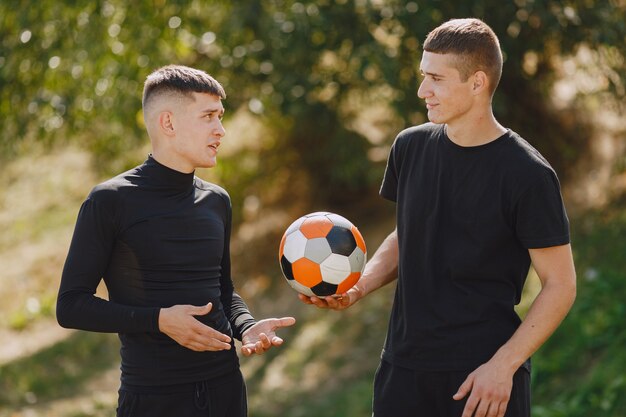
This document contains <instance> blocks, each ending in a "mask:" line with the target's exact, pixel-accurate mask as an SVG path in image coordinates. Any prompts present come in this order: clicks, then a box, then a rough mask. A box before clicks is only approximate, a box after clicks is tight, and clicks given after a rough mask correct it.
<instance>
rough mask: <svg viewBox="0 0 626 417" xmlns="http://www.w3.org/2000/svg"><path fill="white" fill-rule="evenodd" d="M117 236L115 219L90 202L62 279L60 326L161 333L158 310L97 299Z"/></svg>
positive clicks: (80, 216)
mask: <svg viewBox="0 0 626 417" xmlns="http://www.w3.org/2000/svg"><path fill="white" fill-rule="evenodd" d="M115 235H116V227H115V222H114V221H113V218H112V216H111V215H110V214H109V213H107V212H106V211H105V210H103V209H102V207H101V205H99V204H98V203H97V202H96V201H94V199H92V198H88V199H87V200H86V201H85V202H84V203H83V205H82V206H81V208H80V212H79V213H78V220H77V221H76V227H75V229H74V236H73V237H72V243H71V244H70V249H69V253H68V255H67V259H66V261H65V266H64V268H63V275H62V277H61V285H60V288H59V295H58V299H57V308H56V313H57V320H58V322H59V324H60V325H61V326H63V327H66V328H74V329H81V330H89V331H94V332H106V333H132V332H156V331H158V314H159V309H158V308H147V307H141V308H137V307H131V306H124V305H120V304H116V303H113V302H111V301H107V300H104V299H102V298H99V297H97V296H96V295H95V292H96V289H97V287H98V284H99V283H100V281H101V279H102V277H103V275H104V273H105V271H106V268H107V264H108V262H109V257H110V255H111V251H112V248H113V245H114V243H115Z"/></svg>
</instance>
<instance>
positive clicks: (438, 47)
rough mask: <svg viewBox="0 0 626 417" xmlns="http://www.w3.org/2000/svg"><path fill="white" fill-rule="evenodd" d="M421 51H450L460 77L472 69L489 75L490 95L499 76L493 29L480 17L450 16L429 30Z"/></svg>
mask: <svg viewBox="0 0 626 417" xmlns="http://www.w3.org/2000/svg"><path fill="white" fill-rule="evenodd" d="M424 50H425V51H427V52H432V53H435V54H454V55H457V57H455V59H454V62H455V66H456V69H457V70H458V71H459V74H460V75H461V80H462V81H466V80H467V78H468V77H469V76H470V75H472V74H474V73H475V72H476V71H483V72H485V74H487V77H488V78H489V81H490V82H489V85H490V90H491V91H490V92H491V95H493V93H494V91H495V90H496V87H497V86H498V83H499V82H500V77H501V75H502V51H500V42H499V40H498V37H497V36H496V34H495V33H494V31H493V30H492V29H491V28H490V27H489V26H488V25H487V24H486V23H485V22H483V21H482V20H480V19H473V18H471V19H452V20H449V21H447V22H445V23H443V24H442V25H440V26H438V27H437V28H435V29H434V30H432V31H431V32H430V33H429V34H428V36H427V37H426V41H425V42H424Z"/></svg>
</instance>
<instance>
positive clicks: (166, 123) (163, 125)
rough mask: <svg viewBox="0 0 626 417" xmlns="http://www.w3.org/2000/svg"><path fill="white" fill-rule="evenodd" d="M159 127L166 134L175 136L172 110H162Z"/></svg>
mask: <svg viewBox="0 0 626 417" xmlns="http://www.w3.org/2000/svg"><path fill="white" fill-rule="evenodd" d="M158 122H159V129H160V130H161V132H163V133H164V134H165V135H166V136H173V135H174V133H175V131H174V115H173V114H172V112H170V111H162V112H161V113H159V119H158Z"/></svg>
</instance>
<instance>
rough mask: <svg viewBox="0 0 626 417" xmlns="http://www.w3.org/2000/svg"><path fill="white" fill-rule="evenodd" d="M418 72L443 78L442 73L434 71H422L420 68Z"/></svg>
mask: <svg viewBox="0 0 626 417" xmlns="http://www.w3.org/2000/svg"><path fill="white" fill-rule="evenodd" d="M420 74H422V75H428V76H430V77H437V78H443V75H442V74H437V73H435V72H428V71H426V72H424V71H423V70H422V69H420Z"/></svg>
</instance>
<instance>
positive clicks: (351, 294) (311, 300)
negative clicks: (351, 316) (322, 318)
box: [298, 287, 361, 310]
mask: <svg viewBox="0 0 626 417" xmlns="http://www.w3.org/2000/svg"><path fill="white" fill-rule="evenodd" d="M298 298H299V299H300V301H302V302H303V303H305V304H312V305H315V306H317V307H319V308H328V309H330V310H345V309H346V308H348V307H350V306H351V305H353V304H354V303H356V302H357V300H358V299H359V298H361V297H360V293H359V290H358V289H357V288H355V287H352V288H350V289H349V290H348V292H345V293H343V294H339V295H329V296H327V297H307V296H306V295H304V294H298Z"/></svg>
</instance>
